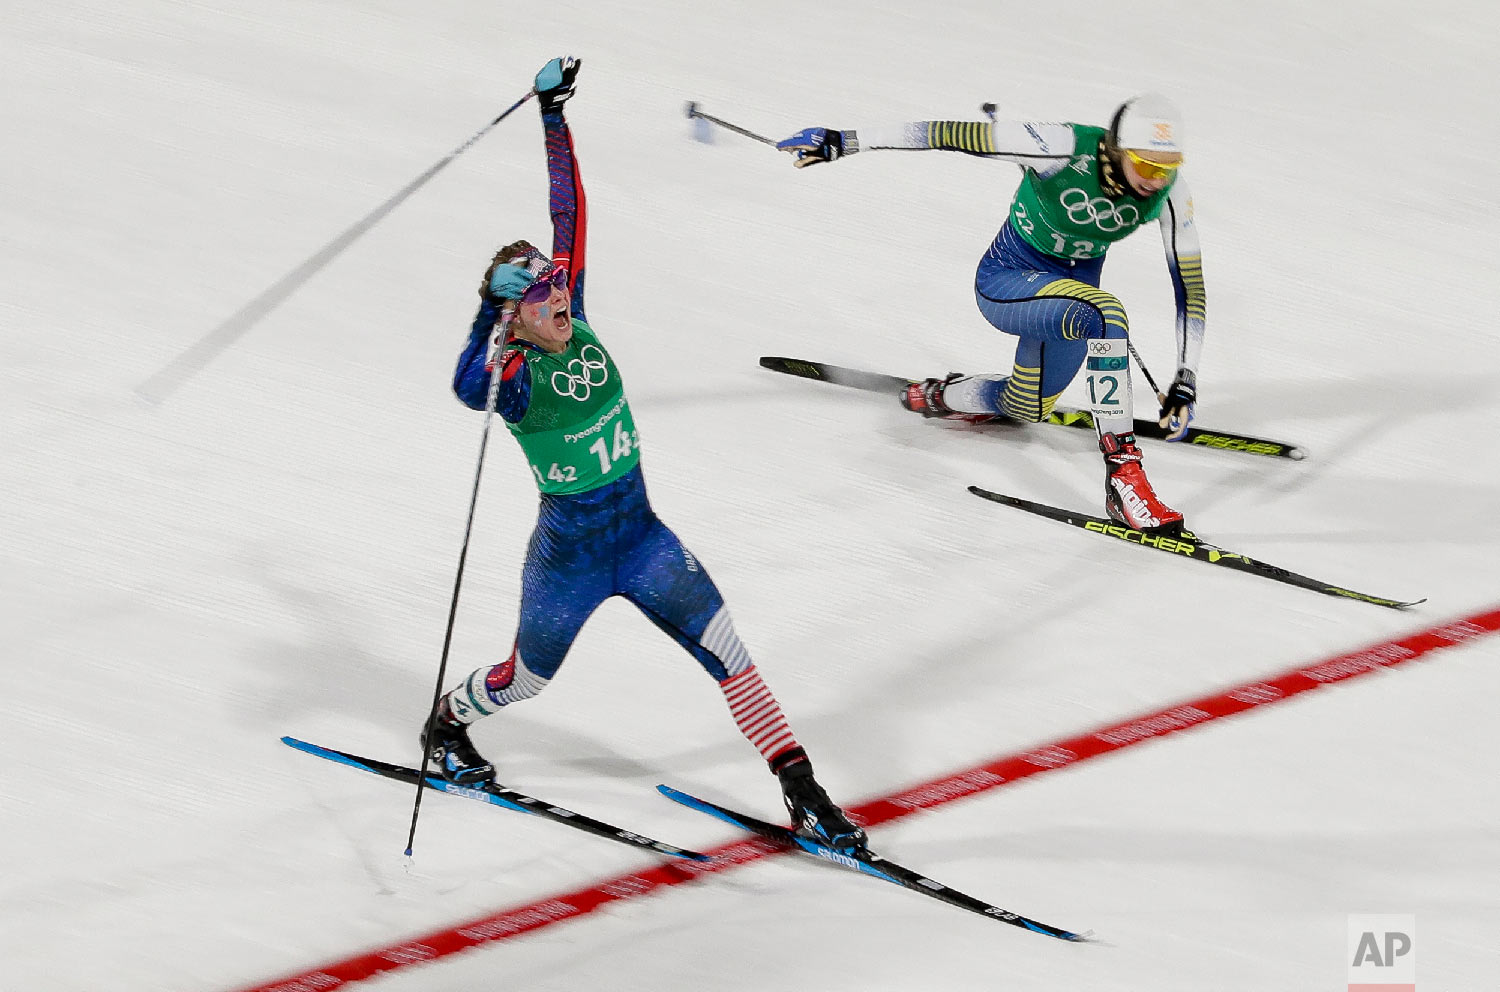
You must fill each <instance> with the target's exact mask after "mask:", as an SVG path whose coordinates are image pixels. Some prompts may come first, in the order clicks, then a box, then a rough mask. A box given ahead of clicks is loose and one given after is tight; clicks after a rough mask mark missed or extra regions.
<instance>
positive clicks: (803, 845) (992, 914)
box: [656, 785, 1090, 940]
mask: <svg viewBox="0 0 1500 992" xmlns="http://www.w3.org/2000/svg"><path fill="white" fill-rule="evenodd" d="M656 788H657V791H659V792H660V793H661V794H662V795H664V796H666V797H667V798H668V799H672V800H675V801H677V802H679V803H681V804H682V805H684V806H686V807H688V808H689V809H696V810H698V811H700V812H703V813H707V814H708V815H709V816H713V817H717V818H718V819H720V820H723V821H724V822H725V823H728V824H731V825H733V826H736V827H739V828H740V829H741V830H748V831H750V832H751V833H754V834H759V835H760V836H762V837H765V838H766V839H768V840H773V841H776V842H778V843H781V844H785V845H787V846H789V847H797V848H800V849H802V850H803V851H805V852H807V853H808V854H811V855H814V856H815V857H819V858H822V859H823V860H825V861H830V862H832V863H833V864H836V865H838V866H839V867H841V868H847V869H849V870H850V871H857V872H860V873H862V874H865V875H869V876H870V877H872V878H878V879H881V880H883V881H886V882H890V883H892V884H893V885H899V886H901V887H902V888H904V889H910V890H912V891H913V892H920V893H921V894H922V895H924V896H931V897H932V898H934V899H937V900H939V901H940V902H945V903H947V904H948V905H950V906H957V907H958V908H959V909H967V910H968V911H969V912H971V913H978V914H979V915H980V916H987V917H989V918H990V919H994V920H999V921H1000V922H1002V923H1009V924H1010V925H1011V926H1016V927H1022V928H1023V929H1026V930H1030V931H1032V932H1033V933H1040V934H1046V935H1047V936H1049V937H1057V938H1059V939H1061V940H1088V939H1089V937H1090V934H1088V933H1081V934H1080V933H1073V932H1072V931H1070V930H1063V929H1061V928H1060V927H1054V926H1049V925H1047V924H1046V923H1038V922H1037V921H1036V920H1032V919H1028V918H1026V917H1024V916H1022V915H1021V914H1019V913H1012V912H1011V911H1010V910H1008V909H1001V908H1000V907H999V906H992V905H990V904H989V903H987V902H984V901H983V900H980V899H976V898H974V897H973V896H971V895H965V894H964V893H962V892H959V891H958V890H956V889H951V888H949V887H948V886H946V885H944V884H943V883H941V882H936V881H933V880H932V879H930V878H928V877H926V876H925V875H921V874H919V873H917V872H915V871H912V870H911V869H910V868H904V867H902V866H901V865H898V864H896V863H895V862H894V861H887V860H886V859H885V858H882V857H881V856H880V855H878V854H875V853H873V852H871V851H862V852H859V853H857V854H845V853H844V852H842V851H838V850H835V849H834V848H831V847H828V846H827V845H826V844H819V843H818V842H817V841H815V840H810V839H808V838H806V837H803V836H802V835H801V834H798V833H796V832H795V831H793V830H790V829H788V828H787V827H783V826H778V825H777V824H774V823H768V822H767V821H765V820H760V819H757V818H755V817H753V816H749V815H747V814H744V813H736V812H735V811H734V810H732V809H726V808H725V807H723V806H720V805H718V804H717V803H711V802H709V801H708V800H706V799H699V798H698V797H697V796H690V795H688V794H687V793H686V792H679V791H678V790H676V789H674V788H672V787H671V786H669V785H658V786H657V787H656Z"/></svg>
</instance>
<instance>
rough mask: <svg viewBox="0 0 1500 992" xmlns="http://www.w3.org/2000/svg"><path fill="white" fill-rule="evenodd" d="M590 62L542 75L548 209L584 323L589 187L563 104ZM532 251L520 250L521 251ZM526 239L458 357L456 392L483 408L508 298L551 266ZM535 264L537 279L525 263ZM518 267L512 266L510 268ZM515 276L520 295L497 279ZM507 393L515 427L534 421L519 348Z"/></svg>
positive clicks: (497, 264)
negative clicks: (492, 347)
mask: <svg viewBox="0 0 1500 992" xmlns="http://www.w3.org/2000/svg"><path fill="white" fill-rule="evenodd" d="M582 64H583V63H582V62H580V61H579V60H577V59H573V58H560V59H553V60H552V61H550V62H548V63H547V64H546V65H544V66H543V67H542V69H541V71H540V72H538V73H537V74H536V95H537V102H538V103H539V104H540V105H541V111H542V133H543V135H544V137H545V139H546V146H547V178H548V180H549V182H548V194H547V206H548V209H549V211H550V212H551V214H552V260H553V262H554V264H555V265H557V266H558V267H559V268H566V269H567V270H568V281H569V297H570V302H569V310H570V311H571V313H572V314H573V316H575V317H577V318H578V319H579V320H583V319H585V318H584V316H583V266H584V238H585V233H586V232H585V228H586V224H587V208H586V206H585V204H584V198H583V182H582V180H581V179H580V178H579V175H578V163H577V161H576V160H575V158H574V156H573V136H572V133H571V132H570V131H569V130H568V124H567V121H565V120H564V119H563V104H564V103H566V102H567V100H568V98H569V97H571V96H572V95H573V86H574V81H575V79H576V78H577V76H578V69H579V67H580V66H581V65H582ZM518 248H519V249H524V250H523V251H521V252H519V253H516V249H518ZM540 254H541V253H540V252H538V251H537V250H536V249H534V248H532V247H531V245H529V244H527V243H526V242H524V241H518V242H516V243H515V244H513V245H510V246H509V247H507V248H503V249H501V251H500V253H498V254H497V255H496V256H495V258H494V259H492V260H491V262H490V266H489V269H488V270H486V272H485V282H484V284H483V285H482V286H481V288H480V291H479V295H480V303H479V310H478V312H477V313H476V314H475V315H474V323H473V324H472V325H471V326H470V328H469V340H468V342H467V343H466V344H465V346H464V350H463V352H462V353H461V354H460V355H459V356H458V367H457V368H456V369H454V372H453V392H454V393H456V394H457V396H458V398H459V399H460V400H462V401H463V403H464V404H465V405H466V406H468V407H470V408H472V409H475V410H483V409H484V407H485V402H486V401H487V399H488V396H489V385H490V372H489V368H488V361H489V357H490V354H489V344H490V337H491V334H492V333H494V328H495V322H496V321H497V320H498V319H499V317H500V297H502V296H503V297H504V298H506V299H512V300H513V299H515V298H516V297H517V296H519V291H520V290H521V289H524V288H525V286H526V284H527V282H528V281H529V280H530V279H531V278H532V277H534V276H535V275H536V273H537V271H538V267H545V263H546V259H544V258H540V257H539V256H540ZM527 259H531V260H532V264H531V268H530V274H528V271H527V266H526V265H524V264H523V263H525V262H526V261H527ZM512 262H513V263H514V266H515V267H508V263H512ZM499 273H508V274H509V275H510V276H511V278H512V280H513V281H514V283H515V287H514V293H512V292H510V291H509V289H507V291H506V292H499V291H498V290H497V289H496V286H497V283H496V281H495V279H494V278H493V276H496V275H498V274H499ZM499 365H500V388H499V390H498V392H497V393H496V394H495V410H496V412H497V413H499V414H500V415H501V416H502V417H503V418H504V419H505V420H507V421H509V422H510V423H518V422H520V420H521V419H522V418H523V417H525V416H526V410H527V407H528V406H529V405H530V402H531V378H530V376H529V375H527V374H526V357H525V352H524V351H523V350H522V349H521V348H519V347H517V346H515V344H514V343H512V344H511V345H510V346H509V347H507V348H505V349H504V350H503V353H502V354H501V355H500V356H499Z"/></svg>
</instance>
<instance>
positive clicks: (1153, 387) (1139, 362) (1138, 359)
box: [1125, 339, 1167, 403]
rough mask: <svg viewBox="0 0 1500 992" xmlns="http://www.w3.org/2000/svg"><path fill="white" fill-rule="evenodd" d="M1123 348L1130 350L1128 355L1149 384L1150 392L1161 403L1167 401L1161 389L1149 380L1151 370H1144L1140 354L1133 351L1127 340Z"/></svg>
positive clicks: (1133, 346)
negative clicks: (1139, 368) (1159, 399)
mask: <svg viewBox="0 0 1500 992" xmlns="http://www.w3.org/2000/svg"><path fill="white" fill-rule="evenodd" d="M1125 347H1127V348H1129V349H1130V354H1131V356H1132V357H1133V358H1134V359H1135V363H1136V364H1137V365H1139V366H1140V367H1141V374H1142V375H1144V376H1145V377H1146V381H1147V382H1148V383H1150V384H1151V391H1152V392H1153V393H1155V394H1156V395H1157V396H1158V397H1160V398H1161V401H1162V402H1163V403H1165V402H1166V401H1167V394H1166V393H1164V392H1162V391H1161V387H1160V386H1158V385H1157V384H1156V380H1155V379H1153V378H1151V370H1150V369H1148V368H1146V362H1145V360H1144V359H1142V358H1141V353H1140V352H1138V351H1136V350H1135V345H1134V344H1132V343H1131V342H1130V341H1129V340H1128V339H1127V340H1126V342H1125Z"/></svg>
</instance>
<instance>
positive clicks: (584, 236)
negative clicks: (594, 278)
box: [536, 58, 588, 321]
mask: <svg viewBox="0 0 1500 992" xmlns="http://www.w3.org/2000/svg"><path fill="white" fill-rule="evenodd" d="M582 65H583V63H582V61H580V60H578V59H572V58H565V59H553V60H552V61H551V62H548V63H547V65H546V66H545V67H543V69H542V71H541V72H539V73H538V74H537V77H536V88H537V96H538V98H539V99H540V100H541V101H542V131H543V133H544V134H545V136H546V139H547V179H548V191H547V207H548V210H549V211H550V212H551V214H552V261H553V263H554V264H555V265H557V266H558V267H559V268H565V269H567V270H568V282H569V291H570V292H569V296H570V300H571V302H570V310H571V311H572V314H573V316H574V317H577V318H578V319H579V320H584V321H586V320H588V318H587V317H586V316H584V310H583V277H584V266H585V264H586V259H585V257H584V256H585V249H586V247H587V240H588V203H587V200H586V198H585V196H584V192H583V176H582V175H581V174H580V173H579V171H578V156H577V153H576V152H575V151H574V148H573V132H572V131H571V130H569V128H568V122H567V120H565V119H564V117H563V103H564V102H565V101H566V100H567V99H568V97H570V96H572V95H573V80H574V78H575V77H576V76H577V74H578V69H579V67H580V66H582Z"/></svg>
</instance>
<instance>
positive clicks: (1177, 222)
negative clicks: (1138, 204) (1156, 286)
mask: <svg viewBox="0 0 1500 992" xmlns="http://www.w3.org/2000/svg"><path fill="white" fill-rule="evenodd" d="M1161 239H1162V245H1163V246H1164V247H1165V248H1166V252H1167V270H1168V271H1169V272H1170V273H1171V276H1172V291H1173V293H1174V294H1175V295H1176V297H1177V368H1178V370H1179V371H1181V370H1183V369H1186V370H1187V371H1189V372H1191V373H1192V374H1193V377H1194V379H1196V378H1197V375H1198V360H1199V358H1200V357H1201V355H1202V353H1203V332H1204V331H1205V330H1206V329H1207V324H1208V294H1207V293H1206V292H1205V290H1204V287H1203V252H1202V249H1201V248H1200V247H1199V245H1198V225H1197V223H1196V222H1195V221H1194V219H1193V194H1192V193H1191V192H1190V191H1189V190H1188V186H1187V180H1186V179H1184V178H1183V177H1182V175H1181V174H1179V175H1178V176H1177V181H1176V182H1175V183H1173V184H1172V191H1171V192H1170V193H1168V194H1167V202H1166V203H1164V204H1162V209H1161Z"/></svg>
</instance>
